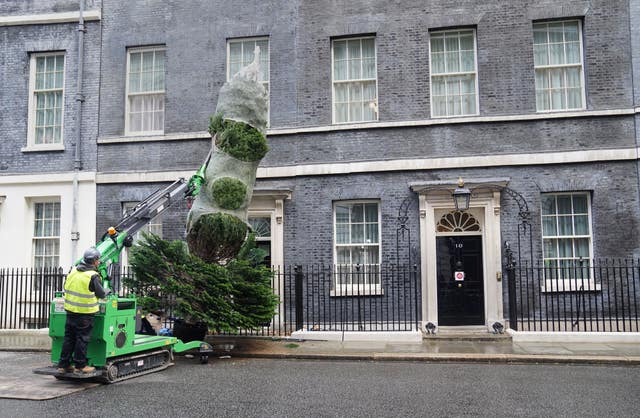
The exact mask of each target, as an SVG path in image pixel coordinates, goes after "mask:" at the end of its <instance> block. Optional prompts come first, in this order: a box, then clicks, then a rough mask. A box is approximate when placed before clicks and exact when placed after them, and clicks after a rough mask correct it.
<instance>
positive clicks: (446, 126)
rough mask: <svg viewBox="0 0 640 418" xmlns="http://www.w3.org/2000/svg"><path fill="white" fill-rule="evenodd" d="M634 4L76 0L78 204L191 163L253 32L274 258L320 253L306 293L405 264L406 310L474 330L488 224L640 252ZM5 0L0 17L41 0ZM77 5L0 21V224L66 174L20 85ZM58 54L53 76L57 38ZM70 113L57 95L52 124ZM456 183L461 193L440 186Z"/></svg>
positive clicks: (534, 239) (207, 142)
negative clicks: (327, 275) (44, 19)
mask: <svg viewBox="0 0 640 418" xmlns="http://www.w3.org/2000/svg"><path fill="white" fill-rule="evenodd" d="M51 3H52V4H53V3H55V5H57V6H59V4H58V3H60V2H51ZM69 3H72V2H69ZM634 3H636V2H632V1H631V2H630V1H626V0H625V1H614V2H611V1H608V2H606V1H580V0H578V1H554V2H551V1H541V2H524V1H519V2H512V3H510V4H509V6H508V7H506V6H505V5H504V2H500V1H485V2H476V1H459V2H454V3H451V2H445V1H441V2H430V3H429V4H425V3H424V2H417V1H409V2H402V4H397V3H390V2H383V1H361V0H356V1H350V2H304V1H276V2H267V3H265V2H258V1H246V2H242V5H240V6H239V5H237V4H231V3H229V2H220V1H214V2H209V1H191V2H188V4H185V3H184V2H170V1H169V2H156V4H153V7H150V5H149V3H148V2H126V1H115V0H103V1H101V2H98V1H97V0H96V1H94V2H90V1H89V2H87V5H86V9H87V11H90V10H95V11H96V12H95V13H97V15H98V16H99V17H98V18H96V19H95V20H94V21H91V22H88V23H87V26H88V31H87V34H86V42H87V45H88V46H87V47H86V48H85V75H84V79H83V80H84V81H83V85H84V86H85V87H84V90H85V91H86V92H87V93H85V95H86V99H85V101H84V110H83V111H82V112H83V115H86V116H83V125H82V135H83V142H82V143H83V146H82V156H83V169H82V170H81V172H80V178H85V177H83V176H87V177H86V178H87V180H86V183H87V184H86V186H87V192H88V193H89V194H91V193H92V192H93V191H95V193H94V195H95V200H93V202H94V204H95V211H94V210H93V208H92V207H89V209H88V210H87V211H86V212H85V211H84V210H83V214H84V213H87V214H89V215H87V216H95V224H96V230H95V231H97V232H94V234H96V235H100V234H101V233H100V231H104V230H105V229H106V228H107V227H108V226H110V225H112V224H113V223H114V222H116V221H117V220H118V219H119V218H120V216H121V215H122V213H123V211H124V210H126V208H127V207H128V206H129V205H132V204H135V202H138V201H140V200H142V199H144V198H145V197H146V196H147V195H149V194H150V193H151V192H153V191H155V190H157V189H158V188H159V187H161V186H162V185H164V184H166V183H167V182H171V181H174V180H176V179H178V178H180V177H187V178H188V177H189V176H191V174H192V173H193V172H194V171H195V169H196V168H197V167H198V166H199V165H200V164H201V163H202V161H203V160H204V158H205V157H206V155H207V152H208V150H209V148H210V146H211V138H210V135H209V134H208V133H207V127H208V118H209V117H210V116H211V115H212V113H213V111H214V109H215V106H216V101H217V94H218V91H219V89H220V87H221V86H222V84H223V83H224V82H225V81H226V80H227V79H229V77H231V76H232V75H233V74H234V73H235V72H236V71H237V70H238V69H239V68H241V67H242V66H243V65H246V64H248V63H249V62H251V60H252V59H253V50H254V48H255V46H259V47H260V48H261V56H262V61H261V64H262V74H261V81H262V82H263V83H264V84H265V87H266V88H267V90H268V92H269V130H268V132H267V135H268V142H269V147H270V151H269V153H268V154H267V156H266V157H265V158H264V160H263V161H262V163H261V166H260V168H259V170H258V180H257V184H256V189H255V194H254V200H253V202H252V206H251V209H250V222H251V223H252V225H253V226H254V228H255V229H256V231H258V235H259V238H258V239H259V242H260V245H262V246H263V247H264V248H266V249H268V250H269V251H270V260H269V261H270V263H271V264H273V265H276V266H284V265H311V264H319V265H329V266H333V267H332V268H334V269H335V271H336V272H338V273H336V274H333V275H332V279H331V280H332V282H331V283H330V285H328V287H326V288H325V287H323V285H320V284H318V285H317V286H315V287H314V286H311V287H310V289H314V288H315V289H316V290H315V291H316V292H324V293H326V298H325V297H324V296H323V298H321V299H320V298H318V299H317V300H318V302H314V300H315V299H313V298H311V301H310V303H311V304H312V305H313V304H314V303H317V304H325V303H328V304H331V303H335V301H337V300H340V299H346V298H349V297H352V296H353V295H355V294H358V295H364V296H370V297H371V298H374V299H375V298H378V299H379V298H386V297H393V296H394V295H396V296H399V295H398V293H401V292H402V288H401V287H399V286H389V285H388V283H385V279H384V276H382V275H381V274H378V272H379V271H381V270H380V269H381V268H382V267H381V266H384V265H413V264H415V265H416V266H417V271H418V273H417V274H418V278H419V280H418V289H417V292H415V293H413V294H412V296H411V297H412V298H416V299H417V302H418V306H419V313H418V317H419V320H420V328H421V329H423V330H424V327H425V326H426V325H427V324H429V323H430V324H432V325H433V326H436V327H439V326H459V325H462V326H474V327H478V328H486V329H489V330H490V329H491V326H492V324H494V323H496V322H499V323H504V322H505V317H506V305H507V303H506V301H507V298H508V293H507V290H508V289H507V286H506V284H505V281H503V280H502V277H503V276H502V274H503V270H504V263H505V262H504V259H505V248H507V247H506V246H505V243H510V244H509V249H510V250H513V251H515V252H517V253H518V254H519V256H520V257H519V258H520V260H522V259H524V260H531V261H536V262H537V261H540V262H542V263H543V265H545V266H547V268H551V269H558V270H559V271H562V269H571V268H576V266H578V265H582V264H580V263H584V262H585V260H587V262H589V261H588V260H593V259H597V258H601V257H621V258H632V257H638V256H640V246H639V238H638V236H639V235H638V234H639V233H640V226H639V222H638V221H639V218H640V216H639V215H640V211H639V209H640V190H639V180H640V177H639V168H638V149H639V144H638V138H639V137H640V128H638V123H637V119H638V117H639V111H638V105H637V103H638V100H639V97H640V93H638V91H640V90H639V88H640V87H638V85H637V83H636V84H634V75H635V80H638V79H640V74H639V71H640V66H639V62H640V54H638V49H637V48H638V44H639V43H640V40H639V38H638V33H637V31H632V30H631V28H632V27H634V26H633V25H634V22H635V23H636V24H637V23H638V22H637V21H638V19H640V10H639V9H638V5H636V4H634ZM9 4H10V6H8V8H7V6H3V7H5V8H6V9H5V11H3V12H2V13H0V15H3V16H4V15H21V14H24V15H28V14H33V13H36V12H38V11H35V10H21V9H20V6H18V5H19V4H20V3H19V2H15V3H11V2H9ZM65 4H66V3H65ZM24 7H26V6H24ZM52 7H53V6H52ZM65 7H67V8H69V10H74V11H75V10H77V8H75V9H74V8H73V7H72V6H70V5H65ZM59 9H60V7H58V8H56V10H59ZM4 19H5V21H6V20H7V19H8V17H7V18H4ZM74 25H77V23H76V24H74V23H59V24H58V23H57V24H46V25H39V24H28V25H26V24H25V25H17V26H15V25H12V26H7V25H4V27H0V31H4V32H5V33H6V35H5V36H4V39H5V40H6V39H10V40H11V41H10V42H9V43H8V45H10V47H11V49H10V51H11V52H10V53H9V54H8V55H5V56H4V60H5V63H6V64H11V65H12V66H13V67H12V68H15V70H8V68H9V67H8V65H3V68H4V71H3V80H5V82H6V85H10V86H11V89H10V90H9V94H10V95H11V96H10V97H9V99H10V100H11V103H12V104H11V105H10V106H11V107H10V109H11V110H12V112H11V114H12V116H11V117H12V118H14V119H15V120H14V121H13V122H10V121H8V120H7V119H3V122H0V123H2V125H0V132H2V134H3V136H6V137H8V138H11V139H10V140H9V141H5V142H3V144H2V145H0V146H2V147H3V148H2V155H3V157H2V160H3V161H2V164H3V167H8V168H6V169H4V171H3V172H2V173H3V175H2V176H0V181H2V182H4V183H3V190H8V191H7V193H0V195H6V196H7V197H6V199H5V202H4V203H3V204H2V206H0V231H2V234H3V236H4V234H5V232H4V231H8V232H9V233H10V234H11V235H15V234H18V232H12V230H11V229H10V228H9V225H7V221H6V219H7V217H8V216H9V217H10V218H11V219H13V218H14V216H16V215H14V214H15V213H19V212H20V210H19V209H14V208H12V207H10V206H9V205H10V204H11V203H10V202H11V201H17V202H20V205H21V208H22V209H23V211H24V210H26V209H25V208H26V207H28V205H26V204H24V202H26V201H30V199H31V198H30V197H29V196H30V195H29V193H30V192H27V191H24V192H23V193H27V195H25V196H22V195H20V196H18V197H16V198H15V199H14V198H10V197H11V196H12V195H10V193H9V190H11V189H10V184H16V185H18V186H16V187H17V188H20V189H21V190H23V189H24V188H25V186H24V184H33V185H34V186H40V185H41V183H43V182H44V181H43V180H42V178H43V177H46V184H50V182H51V181H52V180H51V179H53V178H57V177H55V176H65V175H66V176H71V175H72V174H73V165H72V163H73V159H72V158H71V157H70V156H71V155H72V154H71V153H70V152H69V151H68V150H70V149H71V148H72V147H73V145H72V142H73V141H72V139H71V138H72V136H73V133H72V132H69V139H66V138H67V136H64V138H65V139H64V140H63V143H64V144H65V146H66V147H65V150H64V151H60V150H57V149H56V150H53V149H52V150H46V151H41V150H36V151H35V152H30V151H31V150H30V149H29V147H30V146H31V145H30V144H31V142H29V141H31V140H30V139H29V138H31V137H30V136H29V135H30V133H29V132H31V131H30V130H29V129H31V128H30V126H31V125H30V123H31V122H28V121H29V119H28V118H27V114H28V101H27V100H26V98H27V97H31V96H34V95H37V92H36V91H34V90H33V89H32V88H31V87H29V86H28V82H29V80H30V77H29V76H28V74H27V71H30V70H29V69H30V68H31V67H32V66H33V64H32V65H29V62H28V61H29V60H34V59H35V60H36V63H35V66H36V68H37V65H38V62H37V60H38V59H39V58H38V57H39V56H40V55H38V54H40V53H41V52H45V53H46V54H50V53H54V54H58V52H59V51H65V50H66V49H65V48H69V49H71V48H72V47H73V42H76V37H75V34H74V29H73V28H74ZM92 25H93V26H92ZM92 29H93V30H92ZM54 30H55V31H59V32H63V33H64V35H62V34H60V35H55V33H57V32H54V33H52V31H54ZM38 31H43V32H38ZM21 33H22V34H21ZM33 35H37V36H33ZM44 39H48V41H44ZM64 39H67V41H66V42H67V44H64V45H63V44H61V42H62V43H64ZM36 40H37V41H36ZM48 56H49V55H45V57H48ZM54 56H56V55H54ZM64 57H65V73H66V74H68V77H69V80H65V81H66V84H65V88H66V87H67V86H69V85H72V84H73V76H74V74H75V70H73V66H74V59H75V56H74V55H72V54H71V56H69V57H67V55H66V54H65V55H64ZM47 59H48V58H47ZM56 59H57V58H56ZM46 64H48V62H47V63H45V67H46ZM16 77H17V79H16ZM18 87H20V88H18ZM3 90H4V89H3ZM74 93H75V92H74V91H69V92H67V91H66V90H65V93H64V95H65V102H64V103H65V104H64V106H72V104H73V101H74V100H73V94H74ZM90 93H91V94H90ZM5 94H6V93H5ZM67 96H70V97H67ZM5 97H6V96H5ZM34 97H35V96H34ZM3 102H5V100H3ZM13 106H17V107H16V108H15V109H14V107H13ZM13 110H15V112H13ZM66 115H67V113H66V108H65V116H66ZM72 120H73V113H72V112H71V109H69V116H68V117H66V118H65V123H64V130H65V135H66V130H68V129H70V126H72ZM35 123H36V125H37V126H39V125H38V122H37V121H36V122H35ZM36 130H37V129H36ZM20 141H22V143H24V144H25V145H21V146H18V145H19V144H20V143H21V142H20ZM65 141H68V143H69V145H66V144H67V142H65ZM84 144H86V145H84ZM23 147H26V149H23ZM68 152H69V154H68ZM61 155H62V156H63V157H62V158H61V159H58V157H60V156H61ZM5 156H6V157H5ZM52 156H54V157H55V158H52ZM67 156H69V158H71V159H69V158H67V159H65V158H64V157H67ZM62 159H64V162H62V161H61V160H62ZM25 160H27V161H28V162H25ZM53 160H56V161H53ZM52 164H53V165H52ZM65 164H66V165H67V166H69V167H68V171H66V172H63V170H61V167H63V166H65ZM0 168H1V167H0ZM34 173H42V174H34ZM51 173H55V176H53V175H50V174H51ZM65 173H66V174H65ZM29 176H31V177H29ZM64 178H66V179H67V183H68V182H69V181H70V180H69V179H70V177H64ZM11 181H13V182H14V183H9V182H11ZM29 182H30V183H29ZM5 184H6V186H4V185H5ZM56 184H57V183H56ZM80 184H81V185H83V182H82V181H81V182H80ZM93 185H95V186H93ZM52 187H53V186H52ZM91 187H95V189H94V190H93V189H91ZM464 188H466V189H467V190H468V191H469V192H470V193H471V197H470V201H469V209H467V210H465V211H459V210H457V209H456V207H455V205H454V201H453V199H452V193H453V192H454V191H455V190H456V189H460V190H462V189H464ZM44 193H45V195H46V196H55V195H56V194H55V193H54V191H51V190H46V191H45V192H44ZM61 193H62V192H59V194H58V195H62V194H61ZM93 197H94V196H93V195H92V196H91V198H93ZM64 200H65V201H66V198H65V199H64ZM89 200H90V198H89V197H88V198H87V201H89ZM81 201H82V199H81ZM63 208H64V206H63ZM63 212H64V211H63ZM61 213H62V212H61ZM94 213H95V215H94ZM186 213H187V208H186V205H183V206H178V207H174V208H171V209H170V210H168V211H167V212H165V213H164V214H163V215H162V219H156V220H154V221H153V222H152V224H153V225H152V226H151V230H152V231H153V232H156V233H159V234H161V235H162V236H163V237H164V238H167V239H183V238H184V236H185V232H184V223H185V219H186ZM523 213H524V214H526V215H527V216H526V219H524V218H523V217H522V216H520V215H521V214H523ZM7 214H9V215H7ZM62 218H65V216H61V219H62ZM24 219H26V218H24ZM24 219H23V222H15V223H14V222H13V221H11V224H12V225H13V227H14V228H19V227H20V225H26V224H28V222H27V221H26V220H24ZM523 220H524V221H526V222H523ZM83 222H86V223H87V224H89V220H88V219H86V218H83ZM3 224H4V225H5V229H4V230H3V229H2V228H3ZM523 225H524V226H525V230H524V231H523V229H522V227H523ZM62 226H63V225H62V224H61V230H62V231H63V232H62V233H61V234H64V233H68V232H64V231H70V230H68V229H67V228H64V227H62ZM81 237H83V238H84V237H85V235H84V234H81ZM34 239H35V238H34ZM25 245H27V244H25ZM26 261H27V260H25V262H26ZM61 261H64V260H61ZM356 267H357V281H356V280H354V277H355V276H354V275H353V273H354V272H355V271H356V270H355V269H356ZM341 273H345V274H341ZM459 273H462V275H461V276H460V274H459ZM562 280H563V283H564V282H567V283H569V284H568V286H571V284H570V282H571V281H572V280H575V276H567V277H566V278H564V277H563V278H562ZM587 286H593V288H591V287H588V288H587V289H586V290H596V289H595V284H593V285H592V284H588V285H587ZM320 289H323V290H320ZM458 289H462V290H458ZM558 290H559V289H557V288H556V289H555V291H558ZM547 292H554V289H553V286H548V287H547ZM320 300H322V302H319V301H320ZM332 301H333V302H332ZM318 308H319V307H318ZM365 311H366V309H365ZM366 314H367V313H366V312H365V315H366Z"/></svg>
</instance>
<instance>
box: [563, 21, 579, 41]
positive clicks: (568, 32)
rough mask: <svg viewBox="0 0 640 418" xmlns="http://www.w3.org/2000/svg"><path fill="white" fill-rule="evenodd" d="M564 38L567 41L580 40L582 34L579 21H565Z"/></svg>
mask: <svg viewBox="0 0 640 418" xmlns="http://www.w3.org/2000/svg"><path fill="white" fill-rule="evenodd" d="M564 40H565V42H571V41H578V40H580V35H579V33H578V22H565V23H564Z"/></svg>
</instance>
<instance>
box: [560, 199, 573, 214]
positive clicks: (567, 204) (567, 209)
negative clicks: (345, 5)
mask: <svg viewBox="0 0 640 418" xmlns="http://www.w3.org/2000/svg"><path fill="white" fill-rule="evenodd" d="M557 200H558V213H559V214H568V213H571V195H560V196H558V197H557Z"/></svg>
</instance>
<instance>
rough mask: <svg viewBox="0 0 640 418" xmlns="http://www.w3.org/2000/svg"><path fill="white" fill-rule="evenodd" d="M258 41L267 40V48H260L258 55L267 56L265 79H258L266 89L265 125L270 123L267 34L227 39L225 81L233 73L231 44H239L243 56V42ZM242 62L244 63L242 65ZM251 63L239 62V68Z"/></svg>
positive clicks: (269, 57) (269, 50)
mask: <svg viewBox="0 0 640 418" xmlns="http://www.w3.org/2000/svg"><path fill="white" fill-rule="evenodd" d="M259 41H267V50H266V51H263V50H260V55H262V54H266V57H267V78H268V79H267V80H262V81H260V83H261V84H262V85H263V87H264V88H265V90H266V91H267V126H269V125H270V123H269V119H270V112H271V111H270V109H271V104H270V101H271V42H270V40H269V37H268V36H257V37H250V38H232V39H227V81H231V78H233V76H234V75H236V74H235V73H234V74H231V44H236V43H237V44H240V46H241V48H242V56H244V48H245V44H246V43H248V42H253V43H254V47H255V43H256V42H259ZM243 64H244V65H243ZM249 64H251V63H250V62H247V63H241V64H240V68H242V67H245V66H247V65H249Z"/></svg>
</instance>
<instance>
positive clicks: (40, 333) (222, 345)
mask: <svg viewBox="0 0 640 418" xmlns="http://www.w3.org/2000/svg"><path fill="white" fill-rule="evenodd" d="M207 341H208V342H210V343H211V344H212V345H213V346H214V349H215V350H216V351H215V355H217V356H231V357H253V358H300V359H332V360H336V359H345V360H385V361H387V360H388V361H392V360H393V361H402V360H406V361H431V362H439V361H440V362H442V361H448V362H499V363H582V364H618V365H640V344H638V343H636V342H592V343H589V342H544V343H541V342H514V341H512V339H511V337H510V336H509V335H507V334H502V335H500V334H498V335H494V334H462V335H455V334H451V335H437V336H429V337H425V338H424V339H422V340H421V341H414V342H395V341H375V340H374V341H326V340H313V339H304V340H303V339H296V338H276V337H273V338H271V337H245V336H207ZM50 347H51V343H50V339H49V336H48V334H47V331H46V330H36V331H32V330H0V351H13V352H23V351H34V352H48V351H49V350H50Z"/></svg>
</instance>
